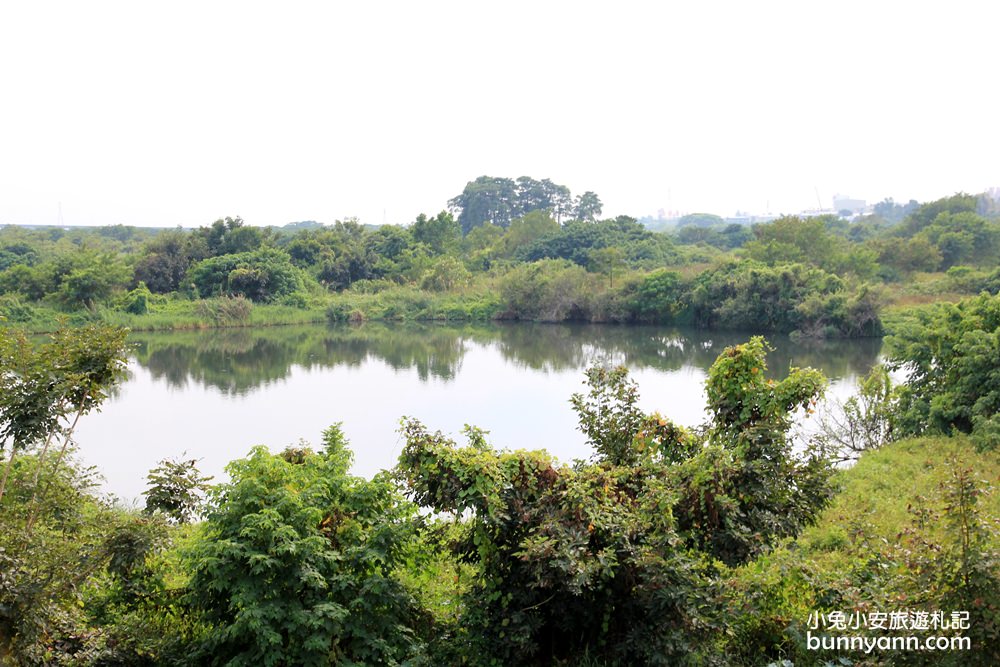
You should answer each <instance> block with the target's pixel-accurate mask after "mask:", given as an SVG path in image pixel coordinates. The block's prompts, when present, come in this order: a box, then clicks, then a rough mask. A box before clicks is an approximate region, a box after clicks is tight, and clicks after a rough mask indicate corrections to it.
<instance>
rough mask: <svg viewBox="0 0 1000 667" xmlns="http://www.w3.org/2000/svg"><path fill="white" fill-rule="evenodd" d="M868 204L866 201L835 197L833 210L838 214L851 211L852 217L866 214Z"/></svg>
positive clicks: (841, 196)
mask: <svg viewBox="0 0 1000 667" xmlns="http://www.w3.org/2000/svg"><path fill="white" fill-rule="evenodd" d="M866 208H867V204H866V203H865V200H864V199H851V198H850V197H848V196H846V195H833V210H834V211H835V212H837V213H839V212H841V211H850V212H851V214H852V215H857V214H859V213H864V212H865V209H866Z"/></svg>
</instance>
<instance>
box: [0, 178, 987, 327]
mask: <svg viewBox="0 0 1000 667" xmlns="http://www.w3.org/2000/svg"><path fill="white" fill-rule="evenodd" d="M984 201H986V200H984V199H983V198H981V197H973V196H969V195H956V196H955V197H950V198H947V199H943V200H940V201H937V202H932V203H930V204H926V205H923V206H919V207H916V208H913V209H912V210H909V209H908V210H909V212H908V213H907V214H906V215H905V217H902V218H901V219H899V220H896V221H891V220H887V219H883V218H879V217H875V216H871V217H869V218H866V219H862V220H860V221H855V222H848V221H846V220H843V219H840V218H833V217H823V218H810V219H800V218H795V217H788V218H781V219H779V220H776V221H773V222H770V223H766V224H759V225H754V226H742V225H735V226H734V225H728V226H726V225H724V224H721V223H720V222H719V220H718V219H716V218H714V217H712V216H689V217H690V218H691V219H690V220H688V221H687V223H688V224H685V225H683V226H681V227H680V228H679V229H678V230H677V231H676V232H675V233H656V232H652V231H650V230H648V229H646V228H645V227H643V226H642V225H641V224H639V223H638V222H637V221H636V220H635V219H633V218H629V217H627V216H619V217H617V218H611V219H600V217H599V216H600V213H601V209H602V207H601V203H600V198H599V197H598V196H597V195H596V194H594V193H592V192H587V193H584V194H583V195H581V196H579V197H573V196H572V194H571V193H570V191H569V189H568V188H566V187H565V186H561V185H557V184H554V183H552V182H551V181H548V180H542V181H536V180H534V179H531V178H529V177H522V178H519V179H503V178H492V177H481V178H479V179H476V180H475V181H473V182H470V183H469V184H468V185H467V186H466V188H465V190H463V192H462V193H461V194H460V195H459V196H456V197H455V198H454V199H452V200H451V201H450V202H449V205H450V206H451V210H450V211H442V212H441V213H439V214H437V215H435V216H427V215H420V216H418V217H417V218H416V220H414V221H413V222H412V223H411V224H409V225H405V226H401V225H382V226H379V227H368V226H364V225H361V224H360V223H358V222H357V221H350V220H349V221H343V222H337V223H335V224H333V225H329V226H326V225H319V224H317V223H297V224H291V225H288V226H287V227H285V228H258V227H251V226H248V225H246V224H244V222H243V221H242V220H241V219H239V218H225V219H222V220H217V221H215V222H214V223H212V224H211V225H208V226H205V227H201V228H198V229H196V230H193V231H184V230H180V229H177V230H158V231H152V230H143V229H139V228H132V227H108V228H98V229H88V230H62V229H57V228H53V229H41V230H29V229H23V228H16V227H11V226H8V227H5V228H3V229H2V230H0V316H2V317H4V318H5V319H6V321H7V322H8V323H22V324H27V325H29V326H35V327H36V328H38V327H39V325H40V324H44V323H45V322H54V321H55V319H56V318H57V317H58V315H59V314H60V313H64V314H70V315H71V316H72V317H73V318H75V320H74V321H87V320H97V321H105V322H109V323H116V324H129V325H132V326H134V327H137V328H144V327H145V326H146V323H148V325H149V326H150V327H153V328H155V327H159V326H167V327H169V326H170V325H171V324H174V325H179V326H185V325H190V324H193V323H198V322H200V323H202V324H208V325H216V324H241V323H248V322H252V321H254V320H253V317H252V316H251V313H253V312H254V311H255V309H257V308H258V307H260V306H265V307H267V308H270V310H268V311H267V312H271V313H278V314H277V315H275V317H277V318H279V319H282V318H283V319H284V321H301V320H306V319H312V320H316V319H320V320H321V319H323V317H324V313H326V315H327V317H328V318H329V319H330V320H334V321H338V320H348V319H466V320H484V319H520V320H534V321H589V322H655V323H676V324H692V325H696V326H700V327H710V328H719V329H737V330H739V329H752V330H757V331H777V332H793V331H797V332H799V333H801V334H803V335H806V336H841V337H856V336H873V335H879V334H880V333H881V330H882V324H881V317H880V310H881V307H882V306H883V305H884V304H885V303H887V302H906V300H907V299H914V300H923V301H928V300H936V299H939V298H952V296H953V295H956V294H971V293H976V292H978V291H981V290H987V291H995V290H996V289H997V287H998V285H1000V271H998V269H997V266H996V265H997V257H1000V223H998V222H997V218H996V215H995V214H996V210H995V209H994V208H990V206H987V205H986V204H984ZM881 210H883V211H885V210H890V212H891V209H885V207H883V208H882V209H881ZM890 217H892V216H890ZM205 300H210V302H209V303H207V304H203V303H202V302H204V301H205ZM276 306H280V307H282V308H284V310H279V309H275V307H276ZM265 310H266V309H265ZM295 311H297V312H298V313H299V314H298V315H296V314H295ZM151 314H152V315H156V317H145V319H143V318H144V316H148V315H151Z"/></svg>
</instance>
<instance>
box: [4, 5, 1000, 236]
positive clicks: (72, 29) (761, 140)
mask: <svg viewBox="0 0 1000 667" xmlns="http://www.w3.org/2000/svg"><path fill="white" fill-rule="evenodd" d="M997 25H1000V3H992V2H964V1H961V0H958V1H954V0H953V1H951V2H948V3H943V2H933V3H931V2H920V1H919V0H917V1H911V2H893V1H890V0H882V1H879V2H872V1H870V0H868V1H865V2H855V1H853V0H839V1H837V2H825V1H822V0H816V1H810V2H802V1H801V0H799V1H796V2H769V1H767V0H760V1H757V2H752V3H751V2H745V1H741V2H727V1H716V2H711V1H705V2H648V1H647V2H628V1H625V0H619V1H617V2H614V3H611V2H585V1H579V0H578V1H576V2H559V1H554V0H550V1H547V2H538V1H537V0H536V1H534V2H521V1H519V0H508V1H507V2H503V3H494V2H490V3H486V2H474V1H472V0H465V1H464V2H434V1H433V0H425V1H424V2H412V1H409V2H393V1H385V2H374V1H373V2H351V3H347V2H332V1H326V2H295V1H294V0H291V1H289V0H286V1H283V2H280V3H278V2H271V3H263V2H252V1H246V0H244V1H242V2H221V1H208V0H199V1H198V2H186V1H184V0H172V1H171V2H134V1H129V2H101V1H92V2H86V3H82V2H78V1H74V2H55V1H45V0H38V1H37V2H13V1H11V2H0V224H8V223H21V224H57V223H59V222H62V223H64V224H68V225H72V224H83V225H101V224H128V225H140V226H176V225H183V226H186V227H194V226H199V225H203V224H209V223H211V222H212V221H213V220H215V219H218V218H220V217H224V216H237V215H238V216H241V217H242V218H243V219H244V220H245V221H246V222H247V223H249V224H255V225H267V224H276V225H280V224H285V223H287V222H292V221H299V220H318V221H320V222H328V223H330V222H333V221H335V220H343V219H346V218H350V217H356V218H358V219H359V220H360V221H361V222H364V223H371V224H380V223H383V222H388V223H407V222H410V221H412V220H413V219H414V218H415V217H416V216H417V215H418V214H419V213H422V212H423V213H428V214H433V213H436V212H438V211H440V210H442V209H444V208H445V207H446V205H447V202H448V200H449V199H450V198H452V197H454V196H456V195H457V194H459V193H460V192H461V191H462V188H463V187H464V186H465V184H466V183H467V182H468V181H471V180H473V179H475V178H476V177H477V176H481V175H490V176H506V177H511V178H516V177H518V176H522V175H527V176H531V177H533V178H536V179H542V178H549V179H551V180H552V181H554V182H556V183H560V184H563V185H566V186H568V187H569V188H570V189H571V190H572V191H573V193H574V194H580V193H583V192H585V191H587V190H592V191H594V192H596V193H598V195H599V196H600V197H601V199H602V201H603V202H604V213H605V215H619V214H626V215H633V216H636V217H642V216H646V215H656V214H657V212H658V211H659V210H661V209H662V210H664V211H667V212H668V213H669V212H672V211H676V212H680V213H689V212H712V213H717V214H720V215H732V214H733V213H735V212H736V211H737V210H741V211H749V212H752V213H766V212H771V213H793V212H797V211H800V210H802V209H806V208H817V207H819V206H820V205H822V206H823V207H829V206H831V200H832V197H833V196H834V195H835V194H838V193H839V194H843V195H849V196H851V197H854V198H860V199H866V200H868V201H869V203H874V202H877V201H880V200H882V199H884V198H886V197H893V198H894V199H896V201H902V202H905V201H908V200H909V199H911V198H912V199H917V200H918V201H929V200H932V199H936V198H939V197H942V196H947V195H950V194H953V193H955V192H959V191H964V192H981V191H983V190H985V189H986V188H989V187H994V186H1000V162H998V160H997V156H998V155H1000V121H998V120H997V119H998V114H997V99H998V92H1000V88H998V84H1000V75H998V72H1000V70H998V68H997V62H998V60H997V54H996V47H995V41H996V40H995V31H996V26H997Z"/></svg>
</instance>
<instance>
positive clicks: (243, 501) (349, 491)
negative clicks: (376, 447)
mask: <svg viewBox="0 0 1000 667" xmlns="http://www.w3.org/2000/svg"><path fill="white" fill-rule="evenodd" d="M350 462H351V456H350V452H349V451H348V450H347V449H346V443H345V441H344V439H343V436H342V434H341V432H340V430H339V428H338V427H336V426H334V427H332V428H330V429H329V430H327V431H326V433H325V434H324V447H323V450H322V451H321V452H318V453H314V452H312V451H310V450H308V449H288V450H286V451H285V452H284V453H283V454H281V455H274V454H270V453H268V451H267V450H266V449H265V448H263V447H259V448H257V449H255V450H253V452H251V454H250V456H249V457H248V458H246V459H241V460H237V461H234V462H233V463H232V464H230V466H229V468H228V472H229V474H230V477H231V478H232V480H231V481H230V482H228V483H226V484H223V485H221V486H220V487H218V488H217V489H216V490H215V495H214V500H213V502H212V505H211V508H210V509H209V511H208V515H207V520H206V522H205V525H204V532H203V538H202V539H201V540H200V541H199V543H198V545H197V546H196V548H195V549H194V550H193V551H192V552H191V553H190V554H189V556H188V559H189V560H188V562H189V564H190V568H191V582H190V589H191V591H192V592H193V594H194V595H193V604H194V607H195V608H196V609H197V610H199V611H200V612H201V613H202V615H203V619H204V621H205V622H206V623H207V624H208V626H209V630H208V632H207V634H206V638H205V643H204V645H203V647H202V651H203V657H204V659H205V661H206V662H208V663H210V664H227V665H268V666H270V665H288V664H295V665H327V664H380V665H393V664H398V663H400V662H402V661H403V660H404V659H405V658H407V657H408V656H412V655H413V653H414V652H415V650H416V648H417V641H416V637H414V634H413V627H414V626H415V625H416V621H417V610H416V609H415V606H414V604H413V601H412V598H411V597H410V596H409V594H408V593H407V591H406V590H405V588H403V586H402V585H401V584H400V583H399V582H398V581H397V580H396V579H395V578H393V577H392V576H391V573H392V571H393V570H394V569H395V568H396V567H397V565H399V564H400V563H401V562H402V560H403V559H404V557H405V555H406V549H407V545H408V544H409V542H410V540H411V538H412V530H413V524H412V521H411V516H412V507H411V506H409V504H408V503H405V502H404V501H403V499H402V498H401V497H400V496H399V495H398V494H397V492H396V491H395V489H394V486H393V485H392V484H391V483H390V482H389V481H388V480H387V479H386V478H384V477H377V478H376V479H375V480H373V481H367V480H364V479H362V478H358V477H353V476H351V475H348V474H347V470H348V468H349V466H350Z"/></svg>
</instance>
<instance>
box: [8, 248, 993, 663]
mask: <svg viewBox="0 0 1000 667" xmlns="http://www.w3.org/2000/svg"><path fill="white" fill-rule="evenodd" d="M251 252H252V251H251ZM998 303H1000V296H980V297H976V298H975V299H972V300H970V301H967V302H963V303H961V304H959V305H957V306H940V307H938V308H936V309H934V311H933V312H932V313H930V314H928V315H926V316H921V317H915V318H914V319H913V320H912V321H910V322H909V323H908V325H907V326H908V328H907V330H906V333H905V335H900V336H899V337H898V339H897V340H896V342H895V343H894V347H893V353H892V363H894V364H898V365H906V364H909V365H911V366H912V367H914V368H917V369H920V370H918V372H915V373H914V374H912V375H911V376H910V379H909V381H908V382H906V383H904V384H902V385H901V386H898V387H895V386H893V385H892V381H891V379H890V378H889V375H888V374H887V373H884V372H881V373H880V374H875V373H873V375H872V376H871V377H870V378H869V379H867V380H866V381H865V384H864V386H863V387H862V388H861V391H860V393H859V399H860V400H857V401H855V402H854V403H852V404H851V405H850V406H847V409H845V411H844V413H843V415H842V420H843V421H842V423H847V424H848V425H851V424H853V425H854V426H857V425H858V424H865V425H878V428H876V429H872V431H871V432H877V433H879V434H881V436H880V437H879V438H875V439H869V440H867V441H866V442H865V443H864V444H861V445H856V446H854V447H852V448H851V449H850V450H849V452H848V454H849V455H850V456H851V457H856V458H858V462H857V464H856V465H855V466H853V467H851V468H846V469H839V470H838V469H837V468H836V467H834V466H833V461H834V460H835V459H837V458H838V457H840V456H841V455H842V454H843V453H844V451H843V450H841V449H833V447H834V446H835V443H836V442H837V441H835V440H833V439H830V438H828V437H823V435H822V434H821V435H820V436H819V437H817V438H816V439H815V442H814V444H813V446H811V447H808V448H806V449H802V448H801V447H800V446H796V445H794V444H793V440H792V438H791V436H790V428H791V426H792V424H793V422H794V421H795V420H796V419H797V418H798V417H801V416H802V415H803V413H808V412H811V411H812V410H813V409H814V408H815V405H816V401H817V399H818V397H819V396H820V394H821V392H822V389H823V386H824V378H823V377H822V376H821V375H820V374H819V373H817V372H816V371H813V370H810V369H801V370H800V369H792V370H791V371H790V372H789V373H788V375H787V377H772V376H769V375H768V373H767V367H766V364H765V356H764V355H765V351H766V343H765V342H764V341H763V340H762V339H760V338H753V339H751V340H750V341H749V342H746V343H742V344H738V345H733V346H731V347H728V348H726V349H725V350H724V351H723V352H722V353H721V354H720V355H718V357H717V359H716V361H715V363H714V364H713V365H712V367H711V369H710V371H709V374H708V379H707V387H706V388H707V396H708V414H709V419H708V422H707V423H705V424H703V425H700V426H698V427H697V428H693V429H692V428H686V427H684V426H681V425H677V424H674V423H671V422H670V421H669V420H667V419H665V418H664V417H662V416H661V415H659V414H657V413H651V414H650V413H645V412H643V411H642V410H640V409H639V408H638V407H637V401H638V387H637V386H636V385H635V383H634V382H632V381H631V380H630V379H629V377H628V373H627V371H626V370H625V369H624V368H606V367H594V368H591V369H590V370H589V371H588V372H587V377H586V383H585V384H586V388H585V391H583V392H581V393H580V394H577V395H574V396H573V397H572V398H571V402H572V405H573V407H574V409H575V411H576V413H577V415H578V418H579V428H580V429H581V430H582V431H583V433H584V434H585V435H586V437H587V438H588V441H589V442H590V444H591V446H592V448H593V452H594V454H593V456H592V457H591V458H590V459H589V460H585V461H576V462H573V463H572V464H567V463H565V462H559V461H556V460H554V459H553V458H552V457H551V456H549V455H548V454H546V453H545V452H540V451H533V452H529V451H524V450H519V449H514V450H510V449H497V448H495V447H494V446H492V445H491V444H490V443H489V442H488V439H487V437H488V434H487V433H485V432H483V431H481V430H480V429H477V428H475V427H471V426H470V427H467V428H466V436H467V440H468V442H467V443H466V444H464V445H459V444H456V443H455V442H453V441H451V440H450V439H448V438H446V437H444V436H443V435H441V434H440V433H432V432H429V431H428V430H427V429H426V428H425V427H424V426H423V425H422V424H421V423H420V422H419V421H418V420H416V419H412V418H406V419H404V420H403V421H402V424H401V433H402V435H403V438H404V440H405V445H404V447H403V451H402V453H401V456H400V459H399V463H398V465H397V466H396V468H395V469H394V470H392V471H389V472H386V473H383V474H380V475H378V476H376V477H375V478H374V479H371V480H368V479H363V478H359V477H356V476H354V475H352V474H351V473H350V471H349V468H350V461H351V455H350V451H349V447H348V444H347V443H346V442H345V440H344V437H343V435H342V433H341V431H340V429H339V427H338V426H336V425H335V426H333V427H331V428H330V429H329V430H328V431H327V432H326V433H325V434H324V440H323V442H322V443H321V446H320V447H319V448H318V449H316V450H313V449H312V448H310V447H308V446H305V445H302V446H299V447H292V448H288V449H286V450H285V451H283V452H281V453H277V454H276V453H272V452H270V451H268V450H267V449H265V448H257V449H255V450H253V451H252V452H251V454H250V455H249V456H248V457H246V458H244V459H240V460H237V461H234V462H232V464H231V465H230V466H229V468H228V472H229V476H230V479H229V481H227V482H225V483H222V484H216V485H210V484H209V482H210V480H206V479H204V478H203V477H201V476H200V475H199V474H198V473H197V471H196V470H195V468H194V467H193V464H194V462H193V461H164V462H163V463H162V464H161V465H160V466H158V467H157V468H156V469H155V470H153V471H151V472H150V475H149V488H148V490H147V493H146V507H145V508H144V510H142V511H135V510H129V509H125V508H122V507H120V506H117V505H115V504H114V503H113V502H110V501H107V500H103V499H101V498H98V497H97V496H95V495H92V494H91V492H90V490H89V489H90V485H91V483H92V479H93V473H92V471H87V470H85V469H83V468H81V467H80V466H79V465H78V464H77V463H75V462H74V459H73V457H72V456H71V454H69V453H66V452H69V451H70V450H71V436H72V428H73V426H74V425H75V423H76V419H77V417H78V415H82V414H84V413H86V412H87V411H88V410H90V409H93V408H94V407H96V406H98V405H99V403H100V401H101V400H102V399H103V397H104V396H106V394H107V392H108V391H109V390H110V389H111V388H112V387H113V386H114V385H115V383H116V382H117V381H118V379H119V378H120V373H121V361H122V353H123V349H124V348H123V339H122V337H121V336H122V334H121V332H120V331H116V330H113V329H104V328H100V327H88V328H79V329H72V328H70V329H63V330H60V331H58V332H57V333H55V334H53V336H52V337H51V338H50V339H49V340H48V341H47V342H44V343H37V342H31V341H29V340H27V339H26V338H25V337H24V336H23V335H21V334H18V333H17V332H16V331H13V330H11V329H5V330H0V333H2V338H0V360H2V363H3V365H2V373H0V381H2V387H0V389H2V391H0V425H2V427H3V431H2V432H0V433H2V434H3V437H4V439H3V446H4V454H5V456H6V461H5V479H6V483H5V488H4V490H3V491H0V526H2V528H3V530H2V531H0V564H2V567H0V660H3V661H5V662H9V663H12V664H18V665H52V664H65V665H146V664H148V665H169V664H232V665H241V664H255V665H256V664H262V665H290V664H296V665H300V664H301V665H326V664H409V665H419V664H468V665H511V664H514V665H545V666H546V667H547V666H549V665H562V664H585V665H586V664H590V665H644V664H645V665H657V664H664V665H674V664H702V665H747V666H749V665H765V664H771V663H773V664H781V665H786V664H790V663H791V664H795V665H824V664H859V665H860V664H866V665H882V664H936V665H937V664H943V665H948V664H953V665H958V664H962V665H992V664H996V661H997V660H998V659H1000V649H998V647H1000V641H998V639H1000V533H998V530H997V529H998V524H997V516H998V515H1000V499H998V498H997V497H996V496H995V495H992V494H990V490H991V486H992V483H993V482H995V480H996V479H997V478H998V476H1000V460H998V459H997V450H996V448H995V439H994V438H993V437H992V435H993V433H994V430H993V427H992V425H993V424H995V419H996V418H997V405H996V404H995V402H994V401H993V399H992V397H993V396H995V395H996V394H997V393H998V392H1000V383H998V381H997V377H996V373H995V372H992V373H990V372H989V370H990V368H991V364H992V362H991V361H990V360H991V359H992V357H990V356H989V355H990V354H993V353H995V349H996V341H995V340H993V338H995V336H996V335H997V330H998V324H997V322H995V321H994V320H993V319H990V318H991V317H993V315H991V314H993V313H995V312H997V308H998ZM910 355H912V356H910ZM995 367H996V366H995V364H993V365H992V370H994V371H995ZM948 368H960V369H965V372H963V373H949V372H947V369H948ZM969 374H974V375H973V376H971V377H969ZM929 388H933V392H934V393H933V394H932V395H931V394H928V393H927V392H928V391H929ZM924 404H927V405H928V406H929V407H927V408H924V407H921V406H923V405H924ZM915 415H916V416H915ZM956 416H968V417H969V419H968V421H962V420H960V419H957V418H956ZM983 424H985V426H983ZM962 431H971V433H972V436H971V437H967V436H965V435H963V434H962V433H961V432H962ZM929 432H933V433H935V434H934V435H931V436H927V435H924V436H922V437H920V438H917V439H913V438H912V437H911V435H910V434H912V433H929ZM952 432H953V434H952ZM841 435H843V433H842V434H841ZM848 435H849V434H848ZM906 438H909V439H906ZM841 441H846V440H845V439H844V438H841ZM53 443H55V444H57V445H60V446H61V447H62V449H61V451H60V453H59V454H58V455H54V454H53V451H52V450H53V449H54V448H51V447H50V445H51V444H53ZM513 444H515V445H516V443H513ZM206 491H207V497H206V495H205V494H206ZM900 609H902V610H905V611H912V612H914V613H916V612H921V613H926V614H927V617H928V618H929V617H930V614H932V613H935V612H944V613H946V614H949V615H950V614H951V612H953V611H954V612H968V618H969V627H968V629H963V630H962V631H960V632H955V631H951V630H948V631H940V632H939V633H938V634H941V635H948V636H951V635H956V634H958V635H962V636H965V637H968V638H969V639H970V641H971V642H972V644H971V649H969V650H953V651H946V652H933V653H929V652H921V651H913V652H906V651H898V650H876V651H874V652H871V653H865V652H864V651H854V652H850V651H846V652H845V651H838V650H828V649H822V648H820V649H818V650H814V648H813V647H811V646H810V644H809V642H808V640H807V638H808V636H809V634H808V633H809V632H810V631H812V632H813V633H816V632H822V631H816V630H815V629H812V630H811V626H810V616H811V615H812V614H814V613H823V614H829V613H839V612H848V613H850V612H865V613H868V612H889V611H896V610H900ZM833 634H836V633H835V632H834V633H833ZM856 634H859V635H864V636H866V637H869V638H871V639H872V640H875V639H877V638H879V637H882V638H885V637H886V636H894V635H895V634H897V633H893V632H889V633H885V632H882V631H879V630H878V629H875V628H861V629H859V630H858V631H857V633H856ZM907 634H914V635H918V636H921V637H923V636H925V635H926V634H927V633H926V632H921V631H910V632H908V633H907Z"/></svg>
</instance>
